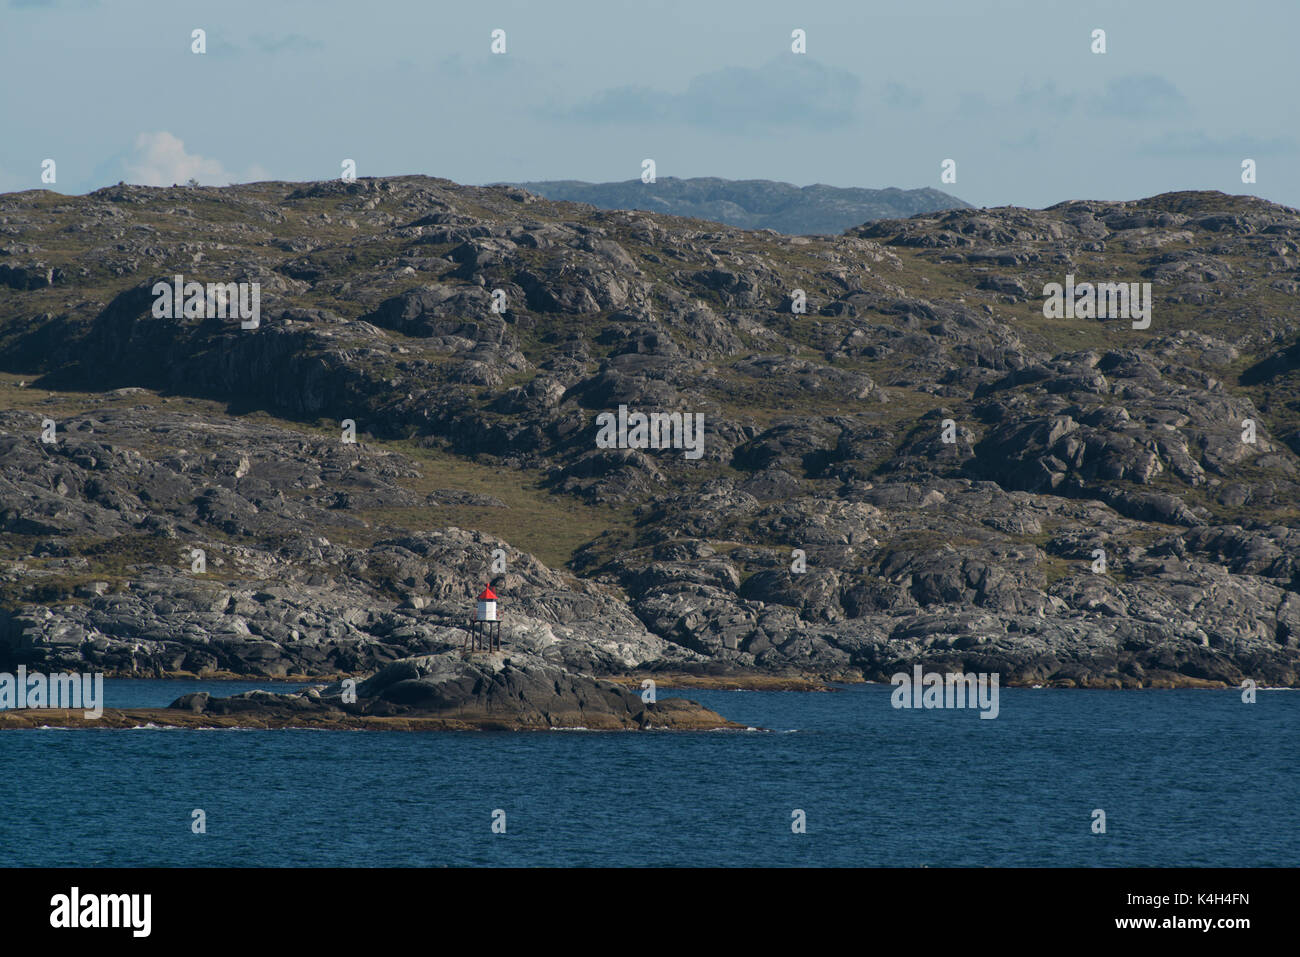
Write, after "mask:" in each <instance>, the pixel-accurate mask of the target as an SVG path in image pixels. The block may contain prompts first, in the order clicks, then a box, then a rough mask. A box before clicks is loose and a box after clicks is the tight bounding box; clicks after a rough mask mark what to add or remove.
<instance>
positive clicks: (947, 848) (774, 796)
mask: <svg viewBox="0 0 1300 957" xmlns="http://www.w3.org/2000/svg"><path fill="white" fill-rule="evenodd" d="M250 688H268V689H270V690H291V689H292V686H286V685H284V684H275V683H272V684H268V683H257V682H197V681H194V682H178V681H142V680H131V681H128V680H118V681H114V680H110V681H107V682H105V697H106V704H107V706H109V707H132V706H134V707H142V706H161V705H166V704H168V703H170V702H171V701H172V700H173V699H175V698H176V697H178V696H179V695H181V694H184V693H186V692H189V691H195V690H210V691H212V692H213V693H214V694H219V695H226V694H233V693H237V692H239V691H244V690H248V689H250ZM891 690H892V689H891V688H890V687H889V686H888V685H857V686H850V687H845V688H841V689H839V690H836V691H833V692H829V693H807V692H771V691H702V690H697V689H690V690H687V691H682V692H677V694H679V695H680V696H682V697H689V698H693V699H695V700H697V701H700V702H702V703H704V704H705V705H707V706H709V707H711V708H713V709H715V710H717V711H719V712H720V713H722V714H724V715H725V716H727V717H729V718H732V719H733V720H736V721H742V722H747V723H748V724H750V725H753V726H755V727H762V728H766V729H770V730H767V731H738V732H734V731H712V732H685V733H683V732H584V731H564V732H545V731H543V732H520V733H508V732H427V733H404V732H386V731H293V730H289V731H191V730H167V729H140V730H107V729H105V730H90V729H88V730H72V731H69V730H21V731H3V732H0V865H4V866H105V867H108V866H115V867H122V866H145V865H153V866H235V865H242V866H344V867H369V866H408V867H437V866H465V865H480V866H481V865H493V866H535V865H650V866H663V865H667V866H693V865H715V866H788V865H810V866H822V865H827V866H875V865H888V866H903V867H911V866H921V865H927V866H931V867H936V866H972V867H975V866H1015V865H1026V866H1066V865H1069V866H1076V865H1077V866H1175V865H1190V866H1196V865H1216V866H1252V867H1258V866H1296V865H1297V864H1300V801H1298V800H1297V798H1298V797H1300V771H1297V766H1296V765H1297V757H1300V749H1297V746H1296V740H1297V737H1296V732H1297V729H1300V695H1297V694H1296V693H1295V692H1292V691H1267V690H1261V691H1260V692H1259V693H1258V700H1257V702H1256V703H1254V704H1245V703H1243V702H1242V700H1241V692H1240V691H1233V690H1224V691H1194V690H1177V691H1157V690H1152V691H1076V690H1057V689H1041V690H1039V689H1027V688H1010V689H1002V691H1001V702H1000V713H999V714H998V717H997V718H996V719H994V720H987V719H981V718H980V717H979V712H978V711H973V710H971V711H963V710H928V711H925V710H905V709H894V708H893V707H892V706H891V704H890V692H891ZM672 693H673V692H667V691H665V690H664V689H660V692H659V694H660V697H661V698H662V697H666V696H668V695H669V694H672ZM196 809H202V810H203V812H204V814H205V816H206V826H207V832H206V833H205V834H195V833H193V831H192V828H191V824H192V821H193V812H194V811H195V810H196ZM1095 810H1102V811H1104V812H1105V824H1106V830H1105V833H1104V834H1100V833H1094V832H1093V822H1094V811H1095ZM796 811H802V812H804V817H805V818H806V822H807V823H806V833H795V832H794V831H793V829H792V826H791V825H792V821H793V819H794V818H793V815H794V812H796ZM496 812H504V820H505V833H504V834H495V833H493V831H492V823H493V820H494V815H495V817H496V819H497V820H500V819H501V815H500V814H497V813H496Z"/></svg>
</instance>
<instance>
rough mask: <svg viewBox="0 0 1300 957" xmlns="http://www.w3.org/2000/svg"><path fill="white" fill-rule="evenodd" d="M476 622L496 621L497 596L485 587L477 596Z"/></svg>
mask: <svg viewBox="0 0 1300 957" xmlns="http://www.w3.org/2000/svg"><path fill="white" fill-rule="evenodd" d="M477 620H478V621H496V620H497V596H496V595H495V594H493V593H492V589H491V588H490V587H489V586H487V585H484V586H483V594H481V595H479V596H478V615H477Z"/></svg>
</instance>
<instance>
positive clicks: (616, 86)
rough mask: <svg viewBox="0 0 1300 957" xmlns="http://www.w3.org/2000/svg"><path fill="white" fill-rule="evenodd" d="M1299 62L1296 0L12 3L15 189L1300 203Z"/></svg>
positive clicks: (7, 128)
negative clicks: (616, 191)
mask: <svg viewBox="0 0 1300 957" xmlns="http://www.w3.org/2000/svg"><path fill="white" fill-rule="evenodd" d="M196 27H201V28H203V29H205V30H206V31H207V50H208V52H207V53H206V54H205V55H202V56H200V55H195V54H193V53H191V52H190V44H191V40H190V34H191V31H192V30H193V29H194V28H196ZM495 28H501V29H504V30H505V31H506V40H507V51H508V52H507V53H506V54H505V55H504V56H494V55H492V53H491V52H490V49H489V47H490V43H491V37H490V34H491V32H492V30H493V29H495ZM795 28H801V29H803V30H805V31H807V37H808V53H807V54H806V55H804V56H797V55H795V54H793V53H791V52H790V32H791V30H793V29H795ZM1094 28H1102V29H1104V30H1105V31H1106V40H1107V52H1106V53H1105V54H1104V55H1097V54H1093V53H1091V52H1090V49H1089V48H1090V44H1091V32H1092V30H1093V29H1094ZM1297 37H1300V3H1296V2H1294V0H1231V2H1228V0H1217V2H1201V0H1145V2H1141V3H1138V2H1134V0H1120V2H1091V3H1089V2H1054V0H800V2H771V0H737V2H732V0H686V2H680V0H647V2H637V3H633V2H627V0H596V2H587V0H580V2H579V0H552V2H546V3H542V2H535V0H533V2H507V0H476V2H473V3H459V4H451V3H443V2H437V0H429V2H406V0H369V2H358V0H348V2H344V0H314V2H306V0H287V2H273V0H220V2H217V0H210V2H205V3H200V2H188V0H116V2H112V3H108V2H95V0H0V81H2V82H0V190H16V189H30V188H39V187H41V182H40V170H41V161H42V160H43V159H45V158H53V159H54V160H55V161H56V162H57V164H58V166H57V172H58V181H57V184H56V185H55V187H53V188H55V189H58V190H60V191H62V192H68V193H80V192H85V191H87V190H90V189H95V188H98V187H100V186H104V185H108V184H110V183H115V182H117V181H118V180H120V179H125V180H127V181H128V182H155V183H158V182H165V183H166V184H170V183H171V182H173V181H176V180H183V179H185V178H188V176H191V175H193V176H196V178H198V179H199V180H200V181H201V182H204V183H214V184H224V183H226V182H230V181H232V180H233V181H236V182H239V181H247V180H250V179H284V180H308V179H328V178H332V177H335V176H338V175H339V173H340V165H339V164H340V162H341V161H342V160H343V159H344V158H353V159H355V160H356V161H357V165H358V170H357V171H358V174H359V175H361V176H381V175H394V174H404V173H426V174H429V175H436V176H445V177H448V178H450V179H454V180H457V181H459V182H464V183H486V182H494V181H501V180H537V179H586V180H593V181H604V180H624V179H633V178H635V177H637V176H639V175H640V167H641V161H642V159H644V158H647V157H650V158H653V159H654V160H655V161H656V164H657V167H658V174H659V175H660V176H725V177H729V178H737V179H739V178H767V179H779V180H787V181H790V182H793V183H797V184H799V185H807V184H810V183H817V182H821V183H829V184H831V185H836V186H866V187H884V186H899V187H918V186H934V187H937V188H941V189H946V190H948V191H950V192H952V193H954V194H956V195H958V196H960V197H962V198H963V199H966V200H968V201H970V202H972V203H975V204H977V205H989V206H992V205H1002V204H1008V203H1012V204H1017V205H1028V206H1043V205H1048V204H1051V203H1055V202H1059V201H1061V200H1065V199H1080V198H1088V199H1133V198H1137V197H1141V196H1147V195H1151V194H1153V193H1158V192H1163V191H1166V190H1171V189H1219V190H1223V191H1225V192H1250V193H1255V194H1257V195H1260V196H1263V197H1266V198H1268V199H1273V200H1276V201H1278V202H1283V203H1287V204H1289V205H1293V206H1300V127H1298V126H1297V119H1300V107H1297V104H1296V92H1297V91H1298V90H1300V82H1298V81H1300V66H1298V65H1297V64H1298V63H1300V58H1297V57H1296V55H1295V52H1294V44H1295V42H1296V38H1297ZM1247 157H1249V158H1252V159H1255V160H1256V161H1257V163H1258V182H1257V183H1256V184H1254V185H1248V184H1243V183H1242V182H1241V161H1242V160H1243V159H1244V158H1247ZM946 158H952V159H955V160H956V161H957V182H956V183H955V184H952V185H945V184H943V183H941V182H940V179H939V174H940V164H941V162H942V161H943V160H944V159H946Z"/></svg>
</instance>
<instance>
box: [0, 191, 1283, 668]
mask: <svg viewBox="0 0 1300 957" xmlns="http://www.w3.org/2000/svg"><path fill="white" fill-rule="evenodd" d="M176 274H182V275H183V276H184V278H185V279H186V280H187V281H188V280H194V281H199V282H214V283H215V282H223V283H224V282H250V283H251V282H256V283H259V284H260V296H261V300H260V302H261V321H260V325H259V326H258V327H257V328H255V329H244V328H241V324H240V322H239V321H238V320H232V319H223V318H204V317H202V316H195V317H191V318H186V317H184V316H183V315H182V316H181V317H180V318H174V319H171V318H161V317H155V315H154V309H153V306H154V302H155V297H154V294H153V291H152V290H153V287H154V284H155V282H157V281H160V280H161V281H164V282H171V280H172V277H173V276H175V275H176ZM1067 275H1068V276H1073V277H1074V281H1077V282H1080V283H1082V282H1085V281H1092V282H1134V283H1150V284H1151V293H1152V302H1153V307H1152V312H1151V322H1150V326H1149V328H1145V329H1135V328H1133V325H1134V324H1133V323H1132V322H1130V321H1129V320H1128V319H1114V318H1102V319H1099V318H1093V317H1091V316H1089V315H1086V314H1085V315H1079V314H1078V313H1077V312H1076V311H1074V310H1071V311H1070V313H1069V315H1070V317H1069V318H1047V317H1046V316H1045V315H1044V297H1043V288H1044V286H1045V285H1047V284H1049V283H1064V282H1066V277H1067ZM1297 291H1300V213H1297V212H1296V211H1294V210H1291V209H1287V208H1284V207H1279V206H1275V205H1272V204H1269V203H1266V202H1263V201H1260V200H1257V199H1253V198H1248V197H1228V196H1224V195H1222V194H1218V193H1177V194H1167V195H1162V196H1156V197H1153V198H1150V199H1147V200H1142V201H1137V202H1127V203H1102V202H1070V203H1064V204H1061V205H1059V206H1055V207H1052V208H1050V209H1047V210H1041V211H1038V210H1024V209H1016V208H1007V209H993V210H969V209H963V210H953V211H949V212H944V213H932V214H923V215H920V216H916V217H913V218H911V219H905V220H889V221H882V222H876V223H871V224H868V225H866V226H861V227H858V228H855V229H853V230H850V231H849V232H848V233H847V234H846V235H843V236H838V237H818V238H812V237H800V236H780V235H774V234H772V233H770V232H747V231H744V230H741V229H736V228H730V227H724V226H719V225H718V224H716V223H707V222H699V221H692V220H686V219H678V218H675V217H672V216H667V215H660V214H655V213H643V212H629V211H621V212H620V211H600V210H596V209H593V208H591V207H589V206H580V205H574V204H569V203H564V202H551V201H547V200H543V199H540V198H539V197H537V196H536V195H533V194H531V193H528V192H525V191H523V190H521V189H517V188H511V187H492V188H473V187H463V186H458V185H456V184H454V183H451V182H448V181H446V180H439V179H429V178H424V177H402V178H394V179H384V180H359V181H357V182H354V183H344V182H326V183H316V184H286V183H260V184H253V185H247V186H237V187H228V188H222V189H215V188H186V187H177V188H170V189H151V188H144V187H127V186H118V187H113V188H109V189H104V190H100V191H98V192H96V193H92V194H90V195H87V196H81V197H67V196H61V195H57V194H53V193H49V192H44V191H31V192H26V193H18V194H8V195H5V196H2V197H0V369H3V375H0V529H3V535H0V609H2V610H0V666H4V665H12V664H17V663H27V664H29V665H41V666H46V667H51V668H53V667H56V666H62V665H68V666H71V665H74V664H90V665H93V666H95V667H99V668H103V669H105V670H109V671H116V672H132V671H135V672H143V673H167V672H180V671H185V672H193V673H213V672H222V671H224V672H234V673H239V674H252V675H290V674H294V675H321V676H324V675H337V674H339V673H341V672H349V673H362V672H369V671H375V670H378V669H380V668H382V667H383V666H385V665H386V664H388V663H390V662H392V661H395V660H398V659H402V658H409V657H415V656H421V655H431V654H434V655H436V654H439V653H442V652H445V651H448V650H451V649H454V648H455V647H457V646H458V644H459V642H460V640H461V633H460V632H459V630H458V625H459V623H460V622H461V621H463V620H464V619H465V618H466V617H467V615H468V614H469V612H470V609H471V607H472V602H471V599H472V597H473V595H474V594H475V593H476V592H477V590H478V589H479V588H481V587H482V584H483V582H484V581H489V580H490V581H491V582H492V583H493V587H494V589H495V590H496V591H497V592H498V593H499V594H500V595H501V598H502V608H503V612H504V614H505V616H506V624H505V626H504V627H503V629H502V631H503V637H504V639H505V643H506V645H507V647H511V648H517V649H519V650H520V651H521V653H527V654H528V655H530V656H536V657H537V658H538V659H539V660H541V661H543V662H547V663H550V664H552V665H554V666H556V667H560V668H564V669H568V670H570V671H582V672H586V673H591V674H622V673H627V672H632V671H640V670H647V669H649V670H654V669H659V670H667V671H674V672H690V671H695V672H700V673H705V674H708V673H714V674H722V673H735V672H738V671H754V670H757V671H767V672H771V673H777V674H796V673H801V674H814V675H822V676H831V677H854V676H865V677H870V678H887V677H888V676H889V675H890V674H892V673H893V672H895V671H897V670H899V669H900V668H901V667H909V668H910V666H911V664H912V663H914V662H918V663H922V664H925V665H926V666H927V667H933V668H936V669H944V668H949V667H960V668H963V669H965V670H974V671H990V670H997V671H1000V672H1001V673H1002V674H1003V675H1004V676H1005V678H1004V680H1008V681H1018V682H1027V683H1054V684H1065V685H1070V684H1074V685H1088V686H1121V685H1122V686H1134V685H1168V684H1200V683H1231V684H1236V683H1239V682H1240V681H1241V680H1242V679H1243V678H1246V677H1249V678H1253V679H1254V680H1256V681H1258V682H1260V683H1261V684H1284V685H1296V684H1297V683H1300V682H1298V679H1297V660H1298V659H1300V647H1298V645H1300V594H1297V592H1298V591H1300V494H1298V493H1300V474H1298V473H1297V466H1300V459H1298V458H1297V450H1300V361H1298V360H1300V308H1297V299H1296V294H1297ZM801 303H806V305H805V307H804V311H802V312H800V311H799V306H800V304H801ZM494 307H495V309H494ZM620 406H624V407H626V410H627V411H628V412H629V413H636V412H643V413H647V414H649V413H685V414H689V415H691V416H692V417H694V416H696V415H698V416H701V417H702V422H703V441H702V444H701V445H700V446H699V448H698V452H699V455H698V457H695V456H694V454H693V453H691V451H690V449H689V448H685V447H682V444H681V443H679V444H678V447H671V448H649V447H646V448H637V447H602V446H608V445H611V444H617V443H610V442H608V441H605V439H608V438H609V437H610V433H612V432H613V431H614V430H613V429H608V428H602V421H604V420H600V421H598V417H599V416H601V414H602V413H614V414H615V415H617V412H618V409H619V407H620ZM47 420H48V421H47ZM344 420H352V421H353V422H354V423H355V427H356V442H355V444H352V443H347V442H345V441H343V438H344V428H343V421H344ZM51 421H52V422H53V425H54V429H53V438H54V440H55V441H53V442H52V443H51V442H45V441H42V434H43V433H44V434H45V435H46V436H47V437H48V436H50V430H49V423H50V422H51ZM1247 421H1249V423H1250V424H1249V426H1247V425H1245V424H1244V423H1246V422H1247ZM633 424H634V423H633ZM631 437H632V438H635V437H636V433H635V431H634V432H633V433H632V435H631ZM1248 439H1253V441H1249V440H1248ZM623 444H625V445H628V444H631V445H635V444H637V443H635V442H632V443H623ZM196 550H199V551H201V552H202V555H203V557H204V563H203V564H202V565H197V564H196V563H195V555H196ZM1103 558H1104V566H1103V565H1102V564H1101V560H1102V559H1103ZM502 569H504V571H503V570H502Z"/></svg>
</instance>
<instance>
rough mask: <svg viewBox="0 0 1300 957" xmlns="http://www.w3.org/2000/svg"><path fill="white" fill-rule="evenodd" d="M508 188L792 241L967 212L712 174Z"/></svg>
mask: <svg viewBox="0 0 1300 957" xmlns="http://www.w3.org/2000/svg"><path fill="white" fill-rule="evenodd" d="M512 185H515V186H519V187H521V188H523V189H526V190H528V191H529V192H531V193H536V194H537V195H539V196H544V197H546V198H547V199H554V200H562V201H564V202H570V203H590V204H591V205H592V206H599V207H600V208H601V209H643V210H646V211H647V212H652V213H670V214H671V215H673V216H689V217H692V218H695V219H709V220H713V221H715V222H719V223H726V224H727V225H728V226H739V227H740V228H741V229H774V230H776V231H777V232H778V233H791V234H795V235H799V234H810V233H820V234H839V233H842V232H844V230H846V229H848V228H850V227H852V226H860V225H862V224H863V223H865V222H868V221H869V220H874V219H899V218H901V217H904V216H912V215H914V214H916V213H932V212H938V211H942V210H945V209H969V208H970V205H969V204H968V203H964V202H962V201H961V200H960V199H958V198H957V197H956V196H950V195H948V194H947V193H945V192H943V191H941V190H937V189H892V188H891V189H846V188H843V187H839V186H823V185H821V184H820V183H819V184H817V185H815V186H795V185H794V184H793V183H778V182H774V181H773V180H770V179H743V180H734V179H718V178H716V177H712V176H704V177H697V178H694V179H678V178H677V177H675V176H665V177H663V178H661V179H657V180H656V181H655V182H654V183H649V184H647V183H643V182H641V180H639V179H633V180H628V181H626V182H622V183H584V182H581V181H579V180H572V179H561V180H549V181H545V182H537V183H514V184H512Z"/></svg>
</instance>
